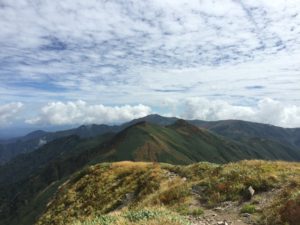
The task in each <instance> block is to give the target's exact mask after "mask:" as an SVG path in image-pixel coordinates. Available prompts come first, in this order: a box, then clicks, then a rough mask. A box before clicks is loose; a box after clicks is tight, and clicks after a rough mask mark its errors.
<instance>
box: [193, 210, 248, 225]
mask: <svg viewBox="0 0 300 225" xmlns="http://www.w3.org/2000/svg"><path fill="white" fill-rule="evenodd" d="M190 221H191V223H192V225H249V224H251V223H246V222H245V221H244V220H243V219H242V218H241V217H240V215H239V214H237V213H229V212H222V213H220V212H216V211H214V210H205V211H204V215H202V216H200V217H191V218H190Z"/></svg>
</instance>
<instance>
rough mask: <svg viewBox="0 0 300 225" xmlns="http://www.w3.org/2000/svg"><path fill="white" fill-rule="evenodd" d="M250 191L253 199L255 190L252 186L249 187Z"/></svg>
mask: <svg viewBox="0 0 300 225" xmlns="http://www.w3.org/2000/svg"><path fill="white" fill-rule="evenodd" d="M248 191H249V193H250V195H251V197H252V196H253V195H254V193H255V190H254V189H253V187H252V186H250V187H248Z"/></svg>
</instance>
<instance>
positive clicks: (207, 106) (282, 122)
mask: <svg viewBox="0 0 300 225" xmlns="http://www.w3.org/2000/svg"><path fill="white" fill-rule="evenodd" d="M183 108H184V109H183V112H182V114H181V117H183V118H186V119H200V120H209V121H215V120H226V119H238V120H247V121H254V122H260V123H266V124H273V125H277V126H282V127H300V107H299V106H296V105H284V104H282V103H280V102H279V101H275V100H273V99H270V98H265V99H262V100H260V101H259V102H258V103H257V105H254V106H237V105H232V104H229V103H228V102H226V101H220V100H219V101H218V100H215V101H210V100H208V99H205V98H190V99H188V100H186V101H185V102H184V107H183Z"/></svg>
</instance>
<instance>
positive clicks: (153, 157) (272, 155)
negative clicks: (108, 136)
mask: <svg viewBox="0 0 300 225" xmlns="http://www.w3.org/2000/svg"><path fill="white" fill-rule="evenodd" d="M108 152H109V153H107V154H106V155H102V156H100V157H99V159H98V162H101V161H120V160H133V161H157V162H166V163H173V164H189V163H193V162H199V161H209V162H216V163H225V162H229V161H237V160H241V159H255V158H256V159H272V160H277V159H282V160H288V161H293V160H297V159H300V152H299V151H298V152H297V151H294V149H291V148H289V147H288V146H283V145H281V144H279V143H277V142H274V141H269V140H264V139H258V138H256V139H251V140H246V141H245V143H241V142H236V141H232V140H229V139H226V138H224V137H221V136H217V135H215V134H213V133H211V132H210V131H208V130H205V129H199V128H197V127H195V126H193V125H190V124H188V123H186V122H185V121H182V120H179V121H178V122H177V123H175V124H173V125H170V126H166V127H164V126H159V125H154V124H150V123H139V124H135V125H133V126H131V127H129V128H127V129H125V130H124V131H122V132H121V133H119V134H118V135H117V136H116V138H114V139H113V143H112V144H111V146H109V148H108Z"/></svg>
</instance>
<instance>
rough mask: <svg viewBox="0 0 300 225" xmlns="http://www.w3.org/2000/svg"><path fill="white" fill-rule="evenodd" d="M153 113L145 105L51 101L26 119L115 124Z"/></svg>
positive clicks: (59, 122) (62, 123) (63, 122)
mask: <svg viewBox="0 0 300 225" xmlns="http://www.w3.org/2000/svg"><path fill="white" fill-rule="evenodd" d="M150 113H151V108H150V107H148V106H145V105H141V104H139V105H134V106H130V105H124V106H113V107H111V106H104V105H101V104H100V105H89V104H87V103H86V102H84V101H81V100H79V101H76V102H66V103H64V102H51V103H48V105H46V106H44V107H42V109H41V113H40V115H39V116H37V117H34V118H32V119H28V120H26V123H29V124H51V125H68V124H72V125H73V124H91V123H97V124H102V123H105V124H113V123H118V122H125V121H128V120H132V119H135V118H139V117H143V116H146V115H149V114H150Z"/></svg>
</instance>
